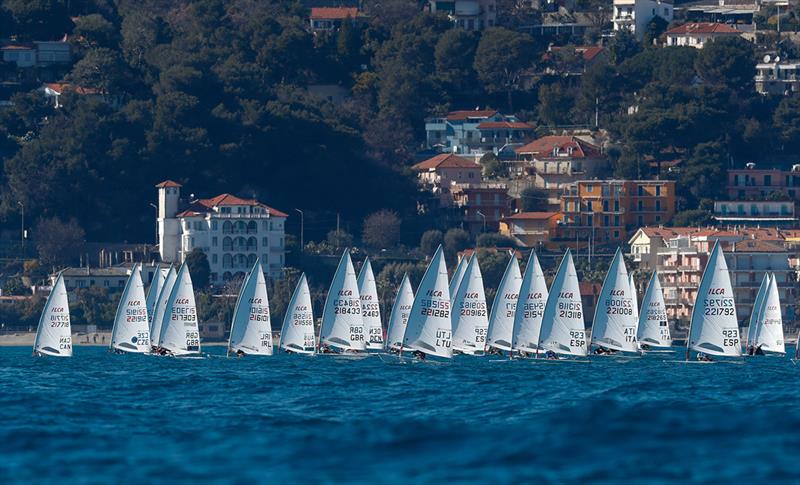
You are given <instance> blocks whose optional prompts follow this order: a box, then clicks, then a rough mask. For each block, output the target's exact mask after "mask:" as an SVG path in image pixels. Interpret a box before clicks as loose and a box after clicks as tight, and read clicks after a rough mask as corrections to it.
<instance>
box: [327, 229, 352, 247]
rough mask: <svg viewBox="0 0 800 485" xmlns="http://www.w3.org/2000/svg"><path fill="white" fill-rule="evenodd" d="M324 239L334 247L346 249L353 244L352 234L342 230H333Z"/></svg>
mask: <svg viewBox="0 0 800 485" xmlns="http://www.w3.org/2000/svg"><path fill="white" fill-rule="evenodd" d="M326 241H327V243H328V244H330V245H331V247H333V248H334V249H337V250H340V249H346V248H350V247H352V246H353V235H352V234H350V233H349V232H346V231H343V230H333V231H330V232H329V233H328V237H327V238H326Z"/></svg>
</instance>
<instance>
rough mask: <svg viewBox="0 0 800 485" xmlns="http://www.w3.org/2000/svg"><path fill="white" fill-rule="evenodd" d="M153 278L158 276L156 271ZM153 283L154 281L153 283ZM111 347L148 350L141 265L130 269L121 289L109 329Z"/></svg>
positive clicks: (148, 332) (126, 349)
mask: <svg viewBox="0 0 800 485" xmlns="http://www.w3.org/2000/svg"><path fill="white" fill-rule="evenodd" d="M154 277H155V280H154V281H157V280H158V278H159V274H158V271H156V273H155V275H154ZM154 284H155V283H154ZM111 348H112V349H114V350H117V351H122V352H134V353H145V352H149V351H150V327H149V318H148V314H147V301H146V297H145V294H144V284H143V283H142V274H141V266H140V265H138V264H136V265H134V266H133V269H131V274H130V276H129V277H128V281H127V282H126V283H125V289H124V290H123V291H122V297H120V300H119V305H118V306H117V313H116V315H115V316H114V325H113V327H112V329H111Z"/></svg>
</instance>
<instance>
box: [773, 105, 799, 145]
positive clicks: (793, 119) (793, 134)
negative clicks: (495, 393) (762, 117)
mask: <svg viewBox="0 0 800 485" xmlns="http://www.w3.org/2000/svg"><path fill="white" fill-rule="evenodd" d="M798 113H800V95H798V94H794V95H792V96H787V97H785V98H783V100H781V102H780V104H779V105H778V107H777V109H775V114H774V116H773V123H774V125H775V129H776V130H777V132H778V137H779V139H780V141H781V142H782V143H783V147H784V149H786V150H787V151H789V152H790V153H798V152H800V116H798Z"/></svg>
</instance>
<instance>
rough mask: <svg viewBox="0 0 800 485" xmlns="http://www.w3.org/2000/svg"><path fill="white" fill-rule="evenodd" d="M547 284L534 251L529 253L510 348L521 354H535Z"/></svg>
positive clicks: (545, 302) (515, 313)
mask: <svg viewBox="0 0 800 485" xmlns="http://www.w3.org/2000/svg"><path fill="white" fill-rule="evenodd" d="M547 296H548V293H547V282H546V281H545V279H544V272H543V271H542V265H541V264H539V258H538V257H537V256H536V251H531V255H530V257H529V258H528V266H526V267H525V275H524V276H523V278H522V285H521V286H520V288H519V301H517V310H516V311H515V312H514V331H513V334H512V337H511V348H512V349H514V350H519V351H521V352H536V351H537V349H538V347H539V332H540V331H541V329H542V317H544V306H545V305H546V304H547Z"/></svg>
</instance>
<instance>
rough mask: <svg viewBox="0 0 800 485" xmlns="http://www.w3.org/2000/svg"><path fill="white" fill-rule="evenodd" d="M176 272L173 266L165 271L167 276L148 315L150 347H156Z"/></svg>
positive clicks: (153, 348) (155, 348) (154, 348)
mask: <svg viewBox="0 0 800 485" xmlns="http://www.w3.org/2000/svg"><path fill="white" fill-rule="evenodd" d="M176 276H177V273H176V272H175V268H174V267H172V266H170V267H169V269H168V272H167V277H166V279H165V280H164V284H162V285H161V290H160V291H159V292H158V298H156V303H155V306H154V307H153V314H152V315H150V349H151V350H157V349H158V339H159V338H160V336H161V327H162V325H163V323H164V316H165V315H166V311H167V301H168V300H169V295H170V293H171V292H172V287H173V286H174V285H175V277H176Z"/></svg>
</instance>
